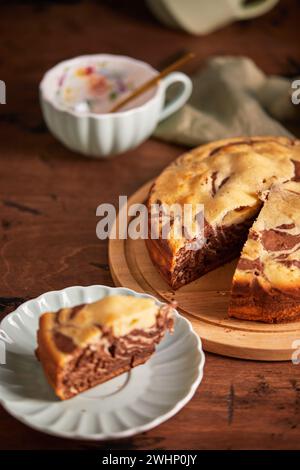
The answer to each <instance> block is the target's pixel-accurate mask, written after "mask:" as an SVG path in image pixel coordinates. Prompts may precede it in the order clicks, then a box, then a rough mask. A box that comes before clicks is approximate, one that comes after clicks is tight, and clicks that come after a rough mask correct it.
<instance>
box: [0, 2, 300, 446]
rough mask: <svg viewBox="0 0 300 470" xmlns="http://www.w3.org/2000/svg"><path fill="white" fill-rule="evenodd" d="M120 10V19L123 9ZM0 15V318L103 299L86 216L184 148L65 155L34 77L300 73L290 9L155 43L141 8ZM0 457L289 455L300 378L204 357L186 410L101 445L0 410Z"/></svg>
mask: <svg viewBox="0 0 300 470" xmlns="http://www.w3.org/2000/svg"><path fill="white" fill-rule="evenodd" d="M129 4H130V8H129ZM7 5H8V6H3V5H1V15H0V31H1V41H0V52H1V53H0V63H1V76H0V78H1V79H2V80H4V81H5V82H6V86H7V104H6V105H2V106H1V107H0V108H1V109H0V112H1V114H0V119H1V127H0V137H1V141H0V182H1V184H0V196H1V197H0V207H1V217H0V227H1V247H0V249H1V256H0V263H1V264H0V272H1V278H0V311H1V316H2V317H3V316H4V315H5V314H7V313H8V312H9V311H12V310H13V309H14V308H15V307H16V306H17V305H18V304H19V303H21V302H23V301H24V300H25V299H29V298H32V297H35V296H37V295H39V294H41V293H43V292H46V291H49V290H52V289H61V288H64V287H66V286H72V285H76V284H77V285H78V284H79V285H89V284H97V283H98V284H107V285H113V282H112V279H111V277H110V273H109V268H108V264H107V242H103V241H100V240H98V239H97V237H96V223H97V220H98V219H97V217H96V214H95V212H96V207H97V206H98V205H99V204H100V203H102V202H110V203H114V204H116V203H117V200H118V196H119V194H127V195H130V194H132V193H133V192H134V191H135V190H136V189H137V188H139V187H140V186H141V185H142V184H144V183H145V182H146V181H148V180H149V179H150V178H153V177H155V176H156V175H157V174H158V173H159V172H160V171H161V169H162V168H164V167H165V166H166V165H167V164H168V163H169V162H170V161H172V160H173V159H174V158H175V157H176V156H177V155H179V154H180V153H181V152H182V148H179V147H177V146H172V145H168V144H165V143H161V142H159V141H155V140H149V141H147V142H145V143H144V144H143V145H141V146H140V147H139V148H137V149H135V150H133V151H130V152H128V153H127V154H125V155H122V156H118V157H116V158H114V159H110V160H107V161H100V160H99V161H96V160H90V159H86V158H83V157H81V156H79V155H76V154H74V153H72V152H71V151H69V150H67V149H65V148H64V147H63V146H62V145H61V144H60V143H59V142H57V141H56V140H55V139H54V138H53V137H52V135H50V133H49V132H48V131H47V129H46V127H45V125H44V123H43V121H42V116H41V112H40V108H39V102H38V83H39V80H40V79H41V77H42V74H43V73H44V72H45V71H46V70H47V69H48V68H50V67H51V66H53V65H54V64H55V63H57V62H59V61H60V60H62V59H65V58H69V57H72V56H76V55H80V54H84V53H97V52H109V53H118V54H126V55H130V56H134V57H137V58H139V59H142V60H145V61H148V62H150V63H151V64H152V65H154V66H157V67H158V66H160V65H161V64H162V63H163V60H164V59H165V58H166V57H169V56H171V55H172V54H174V53H176V52H178V50H181V49H191V50H194V51H195V52H196V53H197V58H196V59H195V60H194V62H193V64H190V65H189V67H187V68H186V70H187V71H188V72H193V70H196V69H197V68H199V67H200V66H202V64H203V63H204V60H205V59H206V58H207V57H209V56H210V55H212V54H234V55H239V54H244V55H248V56H249V57H251V58H252V59H254V60H255V61H256V62H257V64H258V65H259V66H260V67H262V69H263V70H264V71H265V72H267V73H281V74H285V75H287V76H293V75H296V74H297V73H298V74H299V71H300V50H299V41H300V27H299V19H300V5H299V2H298V1H297V0H286V1H285V0H282V1H281V2H280V4H279V5H278V6H277V7H276V8H275V9H274V10H273V11H272V12H270V13H269V14H267V15H266V16H264V17H262V18H259V19H256V20H254V21H250V22H244V23H236V24H234V25H231V26H229V27H226V28H224V29H222V30H220V31H218V32H216V33H213V34H211V35H209V36H207V37H202V38H200V37H193V36H189V35H186V34H184V33H182V32H175V31H171V30H166V29H164V28H163V27H162V26H160V24H159V23H158V22H157V21H156V20H155V19H154V18H153V17H152V16H151V14H150V13H148V11H147V10H146V8H145V7H144V5H143V3H142V2H141V1H138V0H136V1H131V2H122V1H121V0H120V1H102V2H100V1H94V2H92V1H84V2H76V1H75V2H71V3H70V4H66V3H59V2H50V1H43V2H40V3H39V4H33V3H32V4H31V3H30V2H26V4H23V5H21V4H19V3H18V2H7ZM0 447H1V449H65V448H66V449H86V448H102V447H109V448H111V449H114V448H118V449H119V448H123V449H151V448H152V449H153V448H159V449H188V448H190V449H241V448H244V449H245V448H257V449H292V448H298V449H299V448H300V366H296V365H292V364H291V363H267V362H261V363H259V362H247V361H242V360H235V359H229V358H226V357H220V356H215V355H213V354H207V355H206V366H205V374H204V379H203V382H202V384H201V385H200V387H199V389H198V391H197V393H196V395H195V397H194V398H193V399H192V401H191V402H190V403H189V404H188V405H187V406H186V407H185V408H184V409H183V410H182V411H180V412H179V413H178V415H177V416H175V417H173V418H172V419H170V420H169V421H167V422H166V423H164V424H162V425H161V426H159V427H158V428H156V429H154V430H152V431H150V432H147V433H144V434H141V435H138V436H136V437H133V438H131V439H127V440H123V441H117V442H113V443H109V444H101V443H86V442H76V441H68V440H64V439H59V438H55V437H51V436H47V435H44V434H41V433H39V432H36V431H33V430H31V429H29V428H27V427H26V426H24V425H23V424H21V423H19V422H18V421H16V420H15V419H14V418H12V417H10V416H9V415H8V414H7V413H6V412H5V411H4V410H3V409H2V408H1V409H0Z"/></svg>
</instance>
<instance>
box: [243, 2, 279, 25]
mask: <svg viewBox="0 0 300 470" xmlns="http://www.w3.org/2000/svg"><path fill="white" fill-rule="evenodd" d="M278 1H279V0H264V1H262V0H261V1H260V2H258V3H256V4H253V5H251V4H250V5H237V7H236V10H235V16H236V18H238V19H240V20H247V19H250V18H255V17H256V16H260V15H263V14H264V13H267V12H268V11H269V10H271V9H272V8H273V7H274V6H275V5H276V3H278Z"/></svg>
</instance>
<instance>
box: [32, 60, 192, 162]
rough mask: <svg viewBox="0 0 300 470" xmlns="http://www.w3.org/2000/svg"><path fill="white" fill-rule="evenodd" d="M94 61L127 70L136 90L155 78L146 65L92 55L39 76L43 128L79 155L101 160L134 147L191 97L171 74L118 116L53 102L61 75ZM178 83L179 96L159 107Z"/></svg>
mask: <svg viewBox="0 0 300 470" xmlns="http://www.w3.org/2000/svg"><path fill="white" fill-rule="evenodd" d="M96 61H98V62H99V61H105V63H107V64H113V65H112V66H113V67H120V69H122V68H128V69H130V70H131V72H132V73H133V75H134V76H136V77H137V83H136V84H135V85H136V86H138V85H139V84H141V83H144V82H145V81H146V80H148V79H150V78H152V77H154V76H155V75H157V73H158V72H157V70H155V69H154V68H153V67H151V66H150V65H149V64H147V63H145V62H141V61H139V60H135V59H132V58H130V57H125V56H118V55H109V54H98V55H88V56H81V57H77V58H75V59H70V60H67V61H64V62H61V63H59V64H58V65H56V66H55V67H53V68H52V69H50V70H49V71H48V72H47V73H46V74H45V75H44V77H43V79H42V81H41V83H40V101H41V107H42V111H43V116H44V119H45V121H46V123H47V126H48V128H49V129H50V131H51V132H52V133H53V135H54V136H55V137H56V138H57V139H58V140H60V141H61V142H62V143H63V144H64V145H65V146H66V147H68V148H70V149H71V150H74V151H76V152H80V153H82V154H84V155H87V156H91V157H107V156H110V155H116V154H119V153H123V152H125V151H126V150H129V149H132V148H134V147H136V146H137V145H139V144H140V143H141V142H143V141H144V140H145V139H147V138H148V137H149V136H150V135H151V134H152V132H153V131H154V129H155V127H156V125H157V124H158V122H159V121H161V120H162V119H165V118H167V117H168V116H170V115H171V114H173V113H174V112H175V111H177V110H178V109H179V108H181V107H182V106H183V105H184V104H185V103H186V101H187V100H188V99H189V97H190V95H191V92H192V82H191V80H190V78H189V77H188V76H187V75H185V74H184V73H181V72H173V73H171V74H170V75H168V76H167V77H166V78H164V79H162V80H161V81H160V82H159V83H158V85H157V86H156V87H155V88H153V89H152V90H149V91H148V92H147V94H146V95H144V96H142V97H140V98H138V99H136V100H135V101H132V103H130V104H128V106H127V108H124V110H123V111H119V112H115V113H107V114H95V113H91V112H78V111H74V110H70V109H67V108H65V107H64V106H62V105H61V103H60V102H59V101H58V100H57V90H58V83H59V80H60V78H61V76H62V74H63V73H64V71H65V70H66V69H68V68H69V67H73V66H75V67H77V66H79V67H80V66H87V65H88V64H90V65H91V64H93V63H95V62H96ZM178 82H179V83H181V85H182V86H181V87H180V91H179V93H178V94H177V95H176V96H175V97H174V98H173V99H172V100H171V101H170V102H168V103H167V104H165V94H166V90H167V88H168V87H169V86H170V85H171V84H173V83H178ZM128 108H129V109H128Z"/></svg>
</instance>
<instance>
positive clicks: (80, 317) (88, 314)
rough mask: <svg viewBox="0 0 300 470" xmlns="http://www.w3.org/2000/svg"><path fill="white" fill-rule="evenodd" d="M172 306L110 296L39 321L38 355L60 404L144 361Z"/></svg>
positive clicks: (170, 318) (168, 325)
mask: <svg viewBox="0 0 300 470" xmlns="http://www.w3.org/2000/svg"><path fill="white" fill-rule="evenodd" d="M172 329H173V308H172V306H171V305H164V306H163V307H161V308H160V307H158V306H157V304H156V302H155V300H154V299H151V298H141V297H139V298H137V297H133V296H121V295H118V296H110V297H105V298H103V299H102V300H99V301H97V302H94V303H90V304H83V305H78V306H76V307H74V308H63V309H61V310H59V311H58V312H56V313H44V314H43V315H42V316H41V317H40V324H39V330H38V348H37V351H36V355H37V357H38V359H39V360H40V361H41V364H42V367H43V369H44V372H45V375H46V377H47V379H48V381H49V383H50V385H51V386H52V387H53V388H54V391H55V393H56V395H57V396H58V397H60V398H61V399H62V400H65V399H67V398H71V397H73V396H74V395H77V394H78V393H80V392H83V391H84V390H87V389H89V388H91V387H93V386H95V385H97V384H100V383H102V382H105V381H107V380H109V379H111V378H113V377H116V376H117V375H120V374H122V373H123V372H126V371H128V370H129V369H131V368H132V367H135V366H137V365H139V364H142V363H144V362H145V361H147V360H148V359H149V358H150V356H151V355H152V354H153V352H154V351H155V345H156V344H158V343H159V342H160V341H161V339H162V338H163V336H164V334H165V333H166V331H167V330H170V331H172Z"/></svg>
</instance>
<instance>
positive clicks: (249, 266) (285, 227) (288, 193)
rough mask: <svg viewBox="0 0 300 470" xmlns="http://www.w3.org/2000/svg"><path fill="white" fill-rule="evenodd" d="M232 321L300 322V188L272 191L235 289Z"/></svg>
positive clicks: (237, 274) (241, 261)
mask: <svg viewBox="0 0 300 470" xmlns="http://www.w3.org/2000/svg"><path fill="white" fill-rule="evenodd" d="M229 315H230V316H232V317H236V318H240V319H243V320H256V321H263V322H267V323H277V322H283V321H292V320H296V319H299V318H300V183H299V182H298V183H297V182H293V181H289V182H286V183H283V184H277V185H274V186H272V188H271V189H270V192H269V194H268V196H267V200H266V202H265V203H264V206H263V208H262V210H261V211H260V213H259V216H258V218H257V220H256V221H255V222H254V224H253V226H252V227H251V229H250V232H249V235H248V239H247V242H246V243H245V246H244V248H243V251H242V254H241V257H240V259H239V262H238V265H237V268H236V271H235V274H234V277H233V283H232V291H231V300H230V305H229Z"/></svg>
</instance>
